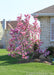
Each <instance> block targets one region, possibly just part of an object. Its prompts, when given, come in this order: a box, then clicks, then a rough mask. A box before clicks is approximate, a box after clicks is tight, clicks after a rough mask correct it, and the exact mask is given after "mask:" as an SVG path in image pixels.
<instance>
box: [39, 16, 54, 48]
mask: <svg viewBox="0 0 54 75" xmlns="http://www.w3.org/2000/svg"><path fill="white" fill-rule="evenodd" d="M40 27H41V35H40V39H41V41H42V42H43V44H42V46H41V48H42V49H46V48H47V47H48V46H54V42H51V41H50V17H41V18H40Z"/></svg>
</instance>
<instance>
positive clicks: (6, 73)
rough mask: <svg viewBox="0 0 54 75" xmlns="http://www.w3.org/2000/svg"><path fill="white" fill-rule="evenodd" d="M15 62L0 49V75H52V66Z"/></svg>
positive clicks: (53, 73) (53, 67)
mask: <svg viewBox="0 0 54 75" xmlns="http://www.w3.org/2000/svg"><path fill="white" fill-rule="evenodd" d="M17 62H18V61H17V59H14V58H12V57H10V56H8V52H7V51H6V50H5V49H4V50H3V49H0V75H54V65H47V64H44V63H35V62H32V63H25V64H18V63H17Z"/></svg>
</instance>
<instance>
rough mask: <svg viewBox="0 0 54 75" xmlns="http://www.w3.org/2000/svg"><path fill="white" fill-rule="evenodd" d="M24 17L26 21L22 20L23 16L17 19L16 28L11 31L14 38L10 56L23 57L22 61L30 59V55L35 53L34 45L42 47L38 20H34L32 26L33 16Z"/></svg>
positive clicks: (11, 41) (11, 42)
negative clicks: (31, 19)
mask: <svg viewBox="0 0 54 75" xmlns="http://www.w3.org/2000/svg"><path fill="white" fill-rule="evenodd" d="M24 16H25V19H24V20H22V15H20V16H18V17H17V25H16V28H14V29H11V31H10V35H11V36H12V38H11V39H10V40H9V47H8V51H9V54H8V55H11V56H12V57H19V56H21V58H22V59H28V58H29V56H28V53H29V52H34V50H33V45H34V43H36V44H38V45H39V46H40V40H39V35H40V26H39V25H38V22H37V18H34V22H33V23H32V25H31V24H30V17H31V15H28V14H27V15H24ZM38 51H39V50H38ZM39 52H41V51H39Z"/></svg>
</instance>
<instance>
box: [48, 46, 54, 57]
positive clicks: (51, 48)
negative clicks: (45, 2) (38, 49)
mask: <svg viewBox="0 0 54 75" xmlns="http://www.w3.org/2000/svg"><path fill="white" fill-rule="evenodd" d="M47 51H50V54H49V55H52V56H53V57H54V46H50V47H48V48H47Z"/></svg>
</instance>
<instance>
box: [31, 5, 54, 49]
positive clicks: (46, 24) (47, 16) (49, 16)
mask: <svg viewBox="0 0 54 75" xmlns="http://www.w3.org/2000/svg"><path fill="white" fill-rule="evenodd" d="M36 15H38V16H39V17H38V18H39V21H40V28H41V35H40V40H41V41H42V42H43V44H42V46H41V48H42V49H46V48H47V47H49V46H54V5H52V6H50V7H47V8H45V9H42V10H40V11H37V12H34V13H32V16H34V17H35V16H36Z"/></svg>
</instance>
